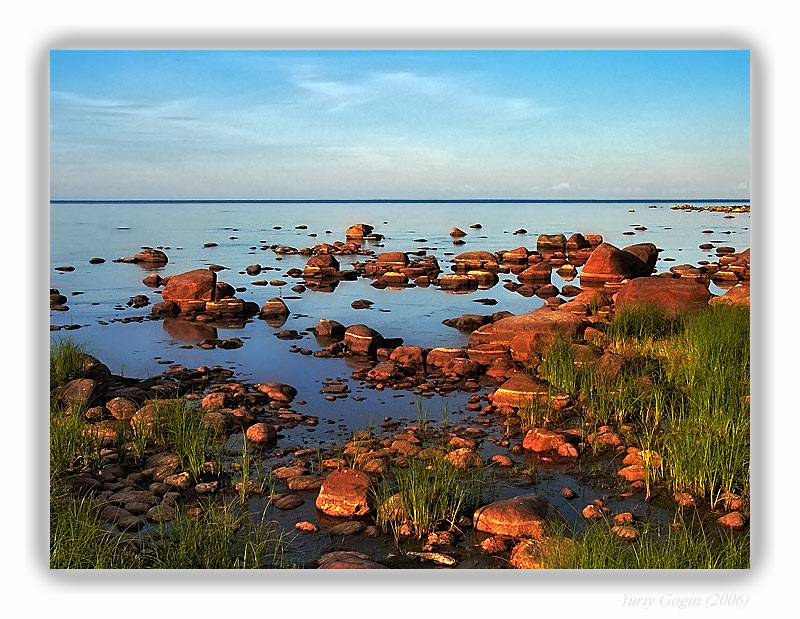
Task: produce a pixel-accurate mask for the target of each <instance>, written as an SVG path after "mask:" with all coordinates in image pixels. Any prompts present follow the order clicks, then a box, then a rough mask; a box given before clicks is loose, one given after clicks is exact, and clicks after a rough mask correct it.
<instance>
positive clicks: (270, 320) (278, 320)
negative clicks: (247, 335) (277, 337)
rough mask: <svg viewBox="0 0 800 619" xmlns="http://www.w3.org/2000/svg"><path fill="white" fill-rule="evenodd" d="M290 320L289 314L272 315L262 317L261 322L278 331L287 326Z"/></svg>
mask: <svg viewBox="0 0 800 619" xmlns="http://www.w3.org/2000/svg"><path fill="white" fill-rule="evenodd" d="M288 318H289V316H288V315H287V314H271V315H268V316H263V317H261V320H263V321H264V322H266V323H267V324H268V325H269V326H270V327H274V328H275V329H278V328H280V327H282V326H283V325H285V324H286V320H287V319H288Z"/></svg>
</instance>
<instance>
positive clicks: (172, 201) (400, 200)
mask: <svg viewBox="0 0 800 619" xmlns="http://www.w3.org/2000/svg"><path fill="white" fill-rule="evenodd" d="M581 202H589V203H599V204H613V203H625V204H634V203H635V204H638V203H644V202H654V203H661V204H665V203H673V204H677V203H683V204H687V203H691V202H725V203H734V202H750V198H670V199H664V198H624V199H616V200H615V199H608V198H585V199H578V198H569V199H556V198H541V199H538V198H463V199H452V198H446V199H442V198H438V199H422V198H407V199H405V198H361V199H352V200H350V199H341V198H335V199H323V198H269V199H235V198H226V199H220V200H214V199H206V198H164V199H142V198H130V199H114V200H97V199H91V200H77V199H68V200H63V199H58V200H54V199H51V200H50V204H381V203H387V204H482V203H488V204H558V203H567V204H576V203H581Z"/></svg>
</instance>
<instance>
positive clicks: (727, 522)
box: [717, 512, 747, 531]
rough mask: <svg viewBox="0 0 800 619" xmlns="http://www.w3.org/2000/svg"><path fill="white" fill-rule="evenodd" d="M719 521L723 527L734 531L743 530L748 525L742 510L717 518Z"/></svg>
mask: <svg viewBox="0 0 800 619" xmlns="http://www.w3.org/2000/svg"><path fill="white" fill-rule="evenodd" d="M717 523H718V524H719V525H720V526H722V527H726V528H728V529H733V530H734V531H741V530H742V529H744V528H745V526H746V525H747V519H746V518H745V517H744V516H743V515H742V513H741V512H730V513H729V514H725V515H724V516H722V517H721V518H717Z"/></svg>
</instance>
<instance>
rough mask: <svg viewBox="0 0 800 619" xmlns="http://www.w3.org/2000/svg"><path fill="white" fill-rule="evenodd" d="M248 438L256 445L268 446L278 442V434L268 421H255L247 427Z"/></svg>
mask: <svg viewBox="0 0 800 619" xmlns="http://www.w3.org/2000/svg"><path fill="white" fill-rule="evenodd" d="M247 440H248V442H249V443H251V444H252V445H253V446H254V447H257V448H260V447H266V446H267V445H272V444H274V443H276V442H277V440H278V434H277V433H276V432H275V428H274V427H273V426H271V425H270V424H268V423H255V424H253V425H252V426H250V427H249V428H247Z"/></svg>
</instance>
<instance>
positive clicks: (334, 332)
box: [314, 318, 346, 340]
mask: <svg viewBox="0 0 800 619" xmlns="http://www.w3.org/2000/svg"><path fill="white" fill-rule="evenodd" d="M345 331H346V329H345V326H344V325H343V324H341V323H339V322H336V321H335V320H328V319H326V318H322V319H320V321H319V322H318V323H317V326H316V327H315V328H314V335H317V336H319V337H329V338H331V339H333V340H342V339H344V332H345Z"/></svg>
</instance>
